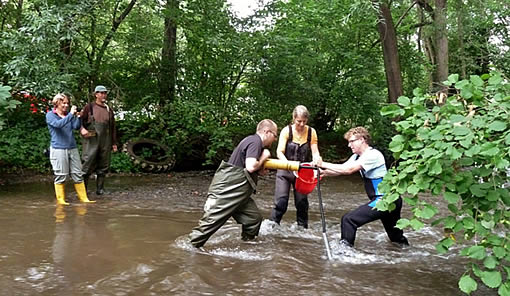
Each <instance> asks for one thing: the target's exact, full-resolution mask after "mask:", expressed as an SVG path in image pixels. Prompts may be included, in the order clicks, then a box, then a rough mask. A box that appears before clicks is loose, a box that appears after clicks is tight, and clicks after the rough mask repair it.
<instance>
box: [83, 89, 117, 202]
mask: <svg viewBox="0 0 510 296" xmlns="http://www.w3.org/2000/svg"><path fill="white" fill-rule="evenodd" d="M94 97H95V101H94V102H93V103H90V104H87V105H86V106H85V108H83V110H82V112H81V122H82V126H81V129H80V134H81V135H82V137H83V142H82V145H83V179H84V181H85V186H86V187H87V189H88V181H89V177H90V175H91V174H92V173H94V172H95V173H96V176H97V179H96V194H97V195H102V194H105V191H104V179H105V176H106V173H108V169H109V167H110V155H111V151H112V149H113V151H115V152H116V151H117V134H116V129H115V118H114V114H113V110H112V109H111V108H110V107H109V106H108V105H107V104H106V99H107V97H108V90H107V89H106V87H104V86H102V85H98V86H96V88H95V90H94Z"/></svg>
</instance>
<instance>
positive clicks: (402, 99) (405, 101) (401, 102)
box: [397, 96, 411, 107]
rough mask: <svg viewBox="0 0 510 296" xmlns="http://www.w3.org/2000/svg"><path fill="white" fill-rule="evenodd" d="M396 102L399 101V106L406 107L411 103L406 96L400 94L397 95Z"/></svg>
mask: <svg viewBox="0 0 510 296" xmlns="http://www.w3.org/2000/svg"><path fill="white" fill-rule="evenodd" d="M397 102H398V103H399V105H400V106H404V107H407V106H409V104H410V103H411V100H409V98H408V97H406V96H400V97H398V99H397Z"/></svg>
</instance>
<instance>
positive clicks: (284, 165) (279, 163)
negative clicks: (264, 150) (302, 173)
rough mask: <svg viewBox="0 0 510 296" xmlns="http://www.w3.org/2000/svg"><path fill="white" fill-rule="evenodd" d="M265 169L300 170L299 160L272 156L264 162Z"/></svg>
mask: <svg viewBox="0 0 510 296" xmlns="http://www.w3.org/2000/svg"><path fill="white" fill-rule="evenodd" d="M264 168H265V169H273V170H277V169H278V170H288V171H299V161H295V160H281V159H274V158H270V159H268V160H266V162H265V163H264Z"/></svg>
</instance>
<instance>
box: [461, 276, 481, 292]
mask: <svg viewBox="0 0 510 296" xmlns="http://www.w3.org/2000/svg"><path fill="white" fill-rule="evenodd" d="M459 289H460V290H461V291H462V292H464V293H466V294H471V292H473V291H476V289H478V284H477V283H476V281H475V280H473V279H472V278H471V276H469V275H464V276H462V277H461V278H460V280H459Z"/></svg>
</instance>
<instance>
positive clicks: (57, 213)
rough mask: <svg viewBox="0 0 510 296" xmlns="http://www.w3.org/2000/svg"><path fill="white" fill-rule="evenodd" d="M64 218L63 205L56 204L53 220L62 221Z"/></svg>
mask: <svg viewBox="0 0 510 296" xmlns="http://www.w3.org/2000/svg"><path fill="white" fill-rule="evenodd" d="M65 218H66V212H65V210H64V206H63V205H61V204H57V207H56V208H55V222H57V223H62V222H64V219H65Z"/></svg>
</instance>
